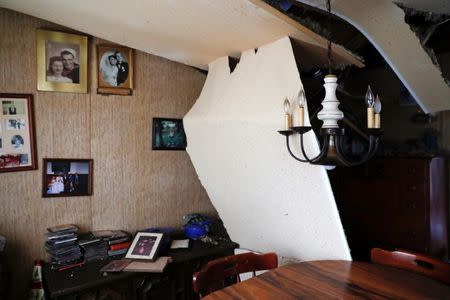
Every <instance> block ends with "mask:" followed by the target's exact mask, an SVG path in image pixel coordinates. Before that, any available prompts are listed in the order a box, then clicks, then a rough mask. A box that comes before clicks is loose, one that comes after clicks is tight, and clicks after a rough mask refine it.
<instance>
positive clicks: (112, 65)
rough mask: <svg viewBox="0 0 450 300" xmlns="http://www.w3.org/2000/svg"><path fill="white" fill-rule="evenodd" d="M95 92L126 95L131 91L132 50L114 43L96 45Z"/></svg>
mask: <svg viewBox="0 0 450 300" xmlns="http://www.w3.org/2000/svg"><path fill="white" fill-rule="evenodd" d="M97 82H98V88H97V93H99V94H107V95H123V96H128V95H131V94H132V92H133V50H132V49H131V48H128V47H123V46H116V45H98V46H97Z"/></svg>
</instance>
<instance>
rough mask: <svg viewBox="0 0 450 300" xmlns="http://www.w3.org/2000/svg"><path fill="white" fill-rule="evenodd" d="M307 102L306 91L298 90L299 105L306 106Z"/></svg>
mask: <svg viewBox="0 0 450 300" xmlns="http://www.w3.org/2000/svg"><path fill="white" fill-rule="evenodd" d="M305 104H306V97H305V91H304V90H303V89H301V90H300V92H298V107H305Z"/></svg>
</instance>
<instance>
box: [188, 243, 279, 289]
mask: <svg viewBox="0 0 450 300" xmlns="http://www.w3.org/2000/svg"><path fill="white" fill-rule="evenodd" d="M276 267H278V256H277V255H276V254H275V253H273V252H270V253H266V254H255V253H252V252H250V253H241V254H236V255H231V256H226V257H222V258H218V259H215V260H211V261H209V262H208V263H207V264H206V265H205V266H204V267H203V268H202V269H201V270H200V271H199V272H196V273H194V275H193V277H192V284H193V289H194V292H195V293H197V294H199V296H200V297H204V296H206V295H208V294H210V293H212V292H214V291H216V290H219V289H222V288H224V287H227V286H229V285H232V284H234V283H237V282H240V277H239V274H242V273H249V272H252V274H253V276H256V273H255V272H256V271H262V270H270V269H274V268H276Z"/></svg>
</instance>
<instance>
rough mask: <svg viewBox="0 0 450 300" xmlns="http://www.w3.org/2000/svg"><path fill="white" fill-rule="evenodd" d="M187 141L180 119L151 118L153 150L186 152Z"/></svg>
mask: <svg viewBox="0 0 450 300" xmlns="http://www.w3.org/2000/svg"><path fill="white" fill-rule="evenodd" d="M186 146H187V141H186V134H185V132H184V126H183V120H182V119H170V118H153V130H152V149H153V150H181V151H182V150H186Z"/></svg>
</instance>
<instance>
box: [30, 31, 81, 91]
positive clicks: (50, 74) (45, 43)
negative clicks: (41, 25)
mask: <svg viewBox="0 0 450 300" xmlns="http://www.w3.org/2000/svg"><path fill="white" fill-rule="evenodd" d="M87 45H88V38H87V36H82V35H77V34H69V33H63V32H57V31H47V30H40V29H38V30H37V73H38V74H37V75H38V76H37V78H38V80H37V81H38V84H37V89H38V90H39V91H53V92H71V93H87V74H88V64H87V61H88V59H87V55H88V54H87V52H88V51H87Z"/></svg>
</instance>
